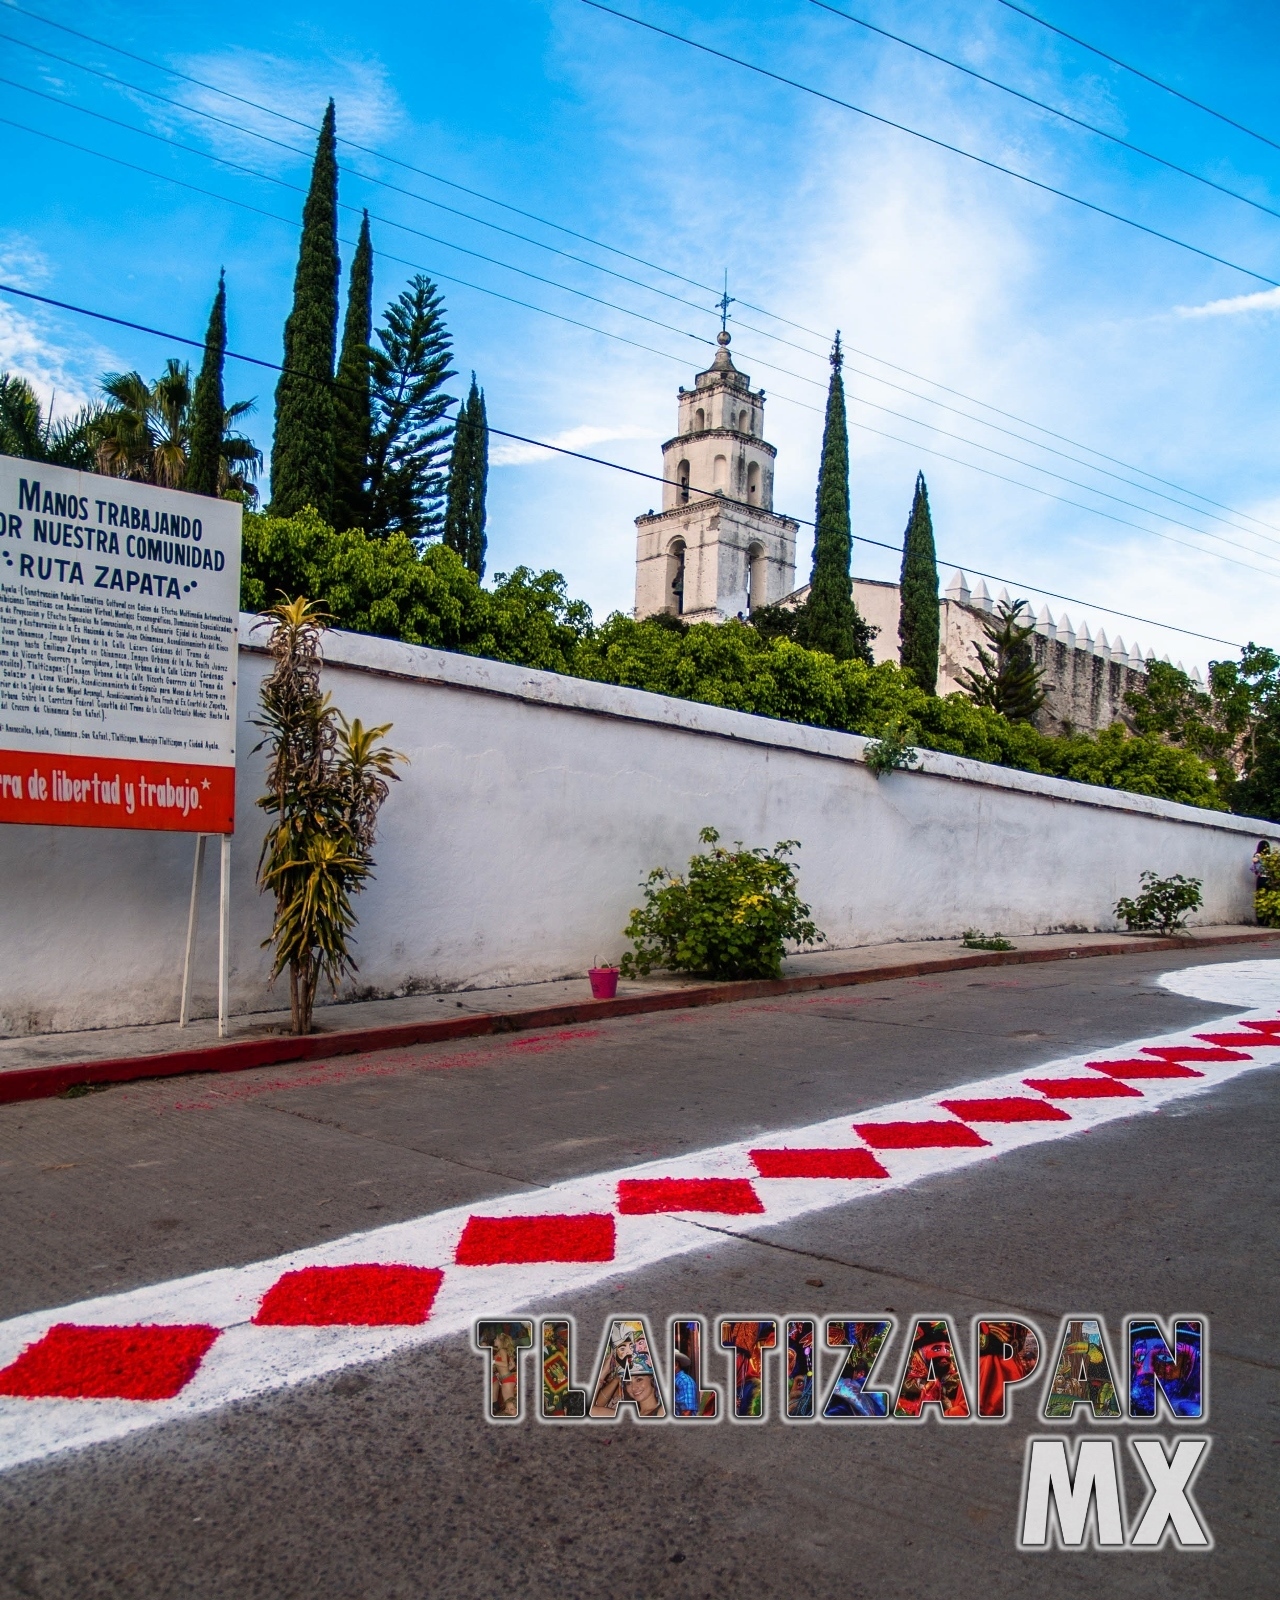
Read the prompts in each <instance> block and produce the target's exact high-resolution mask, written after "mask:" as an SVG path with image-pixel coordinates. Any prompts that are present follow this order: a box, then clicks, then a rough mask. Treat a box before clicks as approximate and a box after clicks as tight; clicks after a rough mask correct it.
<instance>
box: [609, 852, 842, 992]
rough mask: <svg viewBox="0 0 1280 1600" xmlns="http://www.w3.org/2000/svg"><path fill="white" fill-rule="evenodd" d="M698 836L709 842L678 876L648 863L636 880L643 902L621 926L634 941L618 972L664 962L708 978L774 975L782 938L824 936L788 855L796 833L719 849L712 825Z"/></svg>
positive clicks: (809, 940) (633, 973)
mask: <svg viewBox="0 0 1280 1600" xmlns="http://www.w3.org/2000/svg"><path fill="white" fill-rule="evenodd" d="M698 838H699V839H700V840H701V841H702V843H703V844H706V845H710V846H711V848H710V849H709V850H707V851H706V852H705V853H703V854H701V855H695V856H694V857H692V859H691V860H690V862H689V869H688V872H687V874H686V875H685V876H684V877H683V878H681V877H678V876H677V875H676V874H674V873H671V872H668V871H667V869H666V868H665V867H655V868H654V870H653V871H652V872H651V873H650V874H649V876H648V878H647V879H646V881H645V883H644V884H643V885H642V887H643V889H644V898H645V903H644V905H643V906H638V907H636V909H635V910H633V911H632V913H631V920H630V922H628V924H627V926H626V928H625V929H624V934H625V937H626V938H628V939H630V940H631V942H632V943H633V944H634V945H635V951H634V952H632V951H628V952H627V953H626V955H624V956H623V958H622V963H621V967H622V973H623V976H624V977H628V978H632V977H647V976H648V975H649V973H650V972H652V971H653V969H654V967H667V968H671V969H673V970H675V971H678V972H705V973H708V974H709V975H710V976H711V977H713V978H777V977H780V976H781V975H782V957H783V955H784V953H785V948H786V943H787V941H788V940H790V941H792V942H794V943H796V944H818V943H819V942H821V941H822V940H823V939H824V935H823V934H821V933H820V932H819V931H818V928H817V926H816V925H815V923H814V921H813V919H812V917H811V916H810V912H809V907H808V906H807V905H805V903H804V902H803V901H802V900H801V899H800V895H799V892H798V889H797V884H796V869H795V867H794V865H793V864H792V863H791V862H790V861H788V860H787V857H788V856H789V855H790V854H791V853H792V851H794V850H795V849H796V848H797V846H798V842H797V841H796V840H795V839H782V840H780V841H779V842H778V843H777V844H776V845H775V846H774V847H773V849H772V850H765V849H764V848H762V847H757V848H756V849H754V850H746V849H744V848H743V845H742V841H741V840H739V841H738V844H737V846H736V848H734V849H733V850H725V849H723V848H721V846H720V843H719V840H720V835H719V834H718V833H717V832H716V830H715V829H714V828H703V829H702V831H701V832H700V833H699V835H698Z"/></svg>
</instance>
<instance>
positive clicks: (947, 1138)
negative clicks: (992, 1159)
mask: <svg viewBox="0 0 1280 1600" xmlns="http://www.w3.org/2000/svg"><path fill="white" fill-rule="evenodd" d="M853 1131H854V1132H855V1133H856V1134H857V1135H858V1136H859V1137H860V1138H863V1139H865V1140H866V1141H867V1143H868V1144H869V1145H870V1146H871V1147H872V1149H873V1150H965V1149H973V1148H974V1147H975V1146H977V1145H983V1144H989V1143H990V1142H991V1141H990V1140H989V1139H984V1138H983V1137H982V1135H981V1134H980V1133H975V1132H974V1131H973V1129H972V1128H966V1127H965V1125H964V1123H963V1122H855V1123H854V1126H853Z"/></svg>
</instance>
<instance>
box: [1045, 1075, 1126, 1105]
mask: <svg viewBox="0 0 1280 1600" xmlns="http://www.w3.org/2000/svg"><path fill="white" fill-rule="evenodd" d="M1022 1081H1023V1083H1025V1084H1026V1086H1027V1088H1028V1089H1038V1090H1039V1092H1040V1093H1041V1094H1042V1095H1044V1096H1045V1097H1046V1098H1047V1099H1049V1100H1118V1099H1120V1098H1122V1097H1124V1096H1136V1097H1137V1098H1138V1099H1139V1100H1140V1099H1141V1098H1142V1090H1141V1089H1131V1088H1130V1087H1129V1085H1128V1084H1127V1083H1119V1082H1118V1081H1117V1080H1116V1079H1115V1078H1024V1079H1023V1080H1022Z"/></svg>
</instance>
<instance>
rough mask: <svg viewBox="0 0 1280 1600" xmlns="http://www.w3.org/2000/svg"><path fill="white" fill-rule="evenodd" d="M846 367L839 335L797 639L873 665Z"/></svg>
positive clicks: (833, 357)
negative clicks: (857, 544)
mask: <svg viewBox="0 0 1280 1600" xmlns="http://www.w3.org/2000/svg"><path fill="white" fill-rule="evenodd" d="M843 364H844V356H843V354H842V352H841V349H840V335H839V334H838V333H837V334H836V339H835V344H834V345H833V346H832V348H831V386H830V388H829V389H828V391H827V418H826V425H825V427H824V428H823V432H822V465H821V467H820V468H819V471H818V495H817V509H816V511H815V513H814V524H815V526H814V538H813V572H812V575H811V576H810V579H809V597H808V599H807V600H806V601H805V604H804V607H803V615H802V617H801V618H800V620H799V622H798V624H797V628H796V638H797V640H798V642H799V643H801V644H804V645H807V646H808V648H809V649H811V650H825V651H826V652H827V654H828V655H832V656H835V658H836V659H837V660H838V661H847V660H849V659H850V658H851V657H857V658H859V659H860V660H863V661H865V662H866V663H867V664H868V665H870V664H871V660H872V657H871V640H872V638H873V637H874V636H873V634H872V632H871V629H870V628H869V627H868V626H867V624H866V622H864V621H863V619H862V617H861V616H860V615H859V613H858V608H857V606H856V605H855V604H854V602H853V579H852V577H851V574H850V562H851V559H852V555H853V538H852V533H851V530H850V521H849V428H848V423H847V422H846V420H845V410H844V378H843V376H842V375H841V367H842V366H843Z"/></svg>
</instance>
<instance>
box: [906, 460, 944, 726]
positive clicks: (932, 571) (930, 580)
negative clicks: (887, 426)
mask: <svg viewBox="0 0 1280 1600" xmlns="http://www.w3.org/2000/svg"><path fill="white" fill-rule="evenodd" d="M900 593H901V601H902V604H901V609H900V610H899V612H898V643H899V651H898V659H899V660H900V661H901V663H902V665H903V666H904V667H910V668H911V675H912V677H914V678H915V680H916V682H917V683H918V684H919V685H920V687H921V688H922V689H923V690H924V691H925V693H926V694H936V693H937V692H938V558H937V555H936V553H935V552H934V548H933V519H932V518H931V517H930V515H929V490H928V488H927V487H926V486H925V481H924V473H923V472H918V473H917V474H916V492H915V498H914V500H913V501H912V502H911V520H910V521H909V522H908V523H907V531H906V533H905V535H904V536H903V540H902V584H901V590H900Z"/></svg>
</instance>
